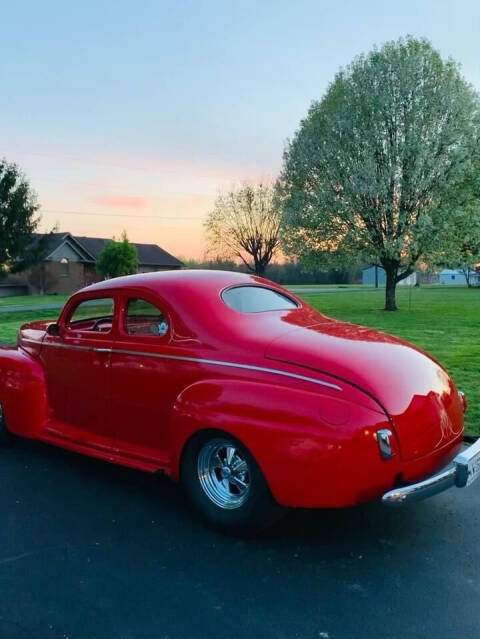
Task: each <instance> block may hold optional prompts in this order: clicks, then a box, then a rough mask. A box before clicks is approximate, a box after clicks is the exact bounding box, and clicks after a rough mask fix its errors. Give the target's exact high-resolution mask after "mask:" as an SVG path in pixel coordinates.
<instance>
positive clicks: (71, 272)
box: [8, 233, 183, 294]
mask: <svg viewBox="0 0 480 639" xmlns="http://www.w3.org/2000/svg"><path fill="white" fill-rule="evenodd" d="M42 237H44V236H43V235H42V234H36V235H35V240H36V241H37V242H39V241H40V239H41V238H42ZM106 242H108V240H107V239H105V238H99V237H84V236H77V235H75V236H74V235H72V234H71V233H52V234H50V235H48V239H47V240H46V245H45V247H44V248H43V250H42V258H41V261H40V262H39V263H38V264H36V265H35V266H33V267H31V268H29V269H27V270H25V271H24V272H22V273H18V274H16V275H11V276H9V278H8V280H9V281H8V284H10V285H15V286H18V287H22V286H23V287H24V288H25V287H26V289H27V290H28V292H29V293H48V294H70V293H73V292H74V291H77V290H78V289H79V288H82V287H84V286H88V285H89V284H93V282H98V281H99V280H101V279H103V278H102V276H101V275H99V274H98V273H97V272H96V270H95V263H96V261H97V259H98V256H99V255H100V253H101V252H102V250H103V247H104V246H105V243H106ZM133 244H134V246H135V248H136V249H137V258H138V272H139V273H146V272H148V271H164V270H169V269H179V268H182V266H183V264H182V262H180V260H178V259H177V258H176V257H174V256H173V255H170V253H167V251H165V250H164V249H162V248H160V246H157V244H137V243H133Z"/></svg>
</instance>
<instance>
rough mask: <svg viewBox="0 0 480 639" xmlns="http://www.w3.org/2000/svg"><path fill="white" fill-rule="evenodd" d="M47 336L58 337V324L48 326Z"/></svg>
mask: <svg viewBox="0 0 480 639" xmlns="http://www.w3.org/2000/svg"><path fill="white" fill-rule="evenodd" d="M47 334H48V335H53V336H55V335H60V328H59V327H58V324H49V325H48V326H47Z"/></svg>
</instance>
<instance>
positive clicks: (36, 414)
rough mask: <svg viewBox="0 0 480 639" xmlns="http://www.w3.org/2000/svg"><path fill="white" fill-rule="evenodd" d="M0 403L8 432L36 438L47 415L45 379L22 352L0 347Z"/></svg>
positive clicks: (39, 369)
mask: <svg viewBox="0 0 480 639" xmlns="http://www.w3.org/2000/svg"><path fill="white" fill-rule="evenodd" d="M0 403H1V404H2V408H3V412H4V416H5V422H6V424H7V427H8V430H9V431H10V432H12V433H15V434H16V435H21V436H22V437H38V435H39V434H40V432H41V429H42V427H43V425H44V423H45V420H46V416H47V394H46V386H45V377H44V374H43V370H42V367H41V366H40V364H39V363H38V362H37V361H36V360H35V359H34V358H33V357H31V356H30V355H29V354H27V353H25V352H24V351H23V350H22V349H18V348H0Z"/></svg>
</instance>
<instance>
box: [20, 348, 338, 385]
mask: <svg viewBox="0 0 480 639" xmlns="http://www.w3.org/2000/svg"><path fill="white" fill-rule="evenodd" d="M23 341H24V342H30V343H32V344H41V345H42V346H53V347H55V348H73V349H77V350H86V351H92V350H93V351H96V352H102V353H106V352H108V353H118V354H120V355H139V356H143V357H154V358H156V359H168V360H175V361H179V362H194V363H197V364H209V365H212V366H225V367H227V368H240V369H242V370H250V371H256V372H258V373H269V374H271V375H280V376H281V377H289V378H291V379H298V380H300V381H302V382H311V383H312V384H317V385H318V386H324V387H326V388H332V389H333V390H338V391H341V390H342V388H341V387H340V386H337V384H333V383H331V382H325V381H323V380H321V379H315V378H313V377H307V376H306V375H299V374H297V373H289V372H287V371H281V370H278V369H276V368H268V367H266V366H255V365H254V364H241V363H240V362H225V361H223V360H217V359H206V358H202V357H186V356H182V355H165V354H161V353H148V352H145V351H132V350H129V349H123V348H98V347H95V346H80V345H78V344H59V343H57V342H45V341H44V342H39V341H37V340H32V339H28V338H27V339H24V340H23Z"/></svg>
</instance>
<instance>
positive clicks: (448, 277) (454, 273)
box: [438, 268, 480, 286]
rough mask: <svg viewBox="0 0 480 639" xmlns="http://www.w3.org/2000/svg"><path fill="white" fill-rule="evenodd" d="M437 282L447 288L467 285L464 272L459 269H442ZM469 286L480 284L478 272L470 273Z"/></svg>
mask: <svg viewBox="0 0 480 639" xmlns="http://www.w3.org/2000/svg"><path fill="white" fill-rule="evenodd" d="M438 281H439V283H440V284H444V285H447V286H466V285H467V278H466V277H465V274H464V272H463V271H462V270H461V269H459V268H444V269H443V271H440V273H439V274H438ZM470 284H471V285H474V286H476V285H478V284H480V274H479V273H478V272H475V271H472V272H471V273H470Z"/></svg>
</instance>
